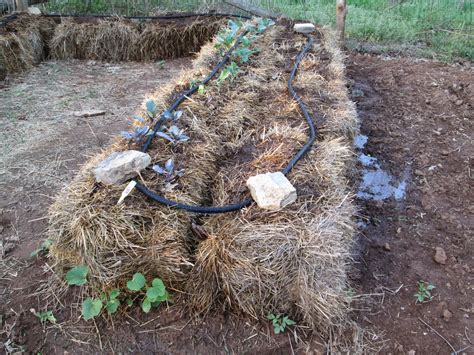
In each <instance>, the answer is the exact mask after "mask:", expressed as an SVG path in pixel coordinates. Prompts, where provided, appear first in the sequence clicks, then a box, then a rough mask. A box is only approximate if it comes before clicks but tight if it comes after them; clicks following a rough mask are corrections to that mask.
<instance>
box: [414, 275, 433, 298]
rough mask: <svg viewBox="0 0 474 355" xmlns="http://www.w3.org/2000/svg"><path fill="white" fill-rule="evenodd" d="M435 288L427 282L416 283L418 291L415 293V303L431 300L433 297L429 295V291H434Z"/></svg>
mask: <svg viewBox="0 0 474 355" xmlns="http://www.w3.org/2000/svg"><path fill="white" fill-rule="evenodd" d="M435 288H436V287H435V286H434V285H432V284H430V283H428V282H425V281H423V280H421V281H418V291H417V292H416V293H415V295H414V296H415V297H416V302H425V301H427V300H431V299H432V298H433V296H432V295H431V291H432V290H434V289H435Z"/></svg>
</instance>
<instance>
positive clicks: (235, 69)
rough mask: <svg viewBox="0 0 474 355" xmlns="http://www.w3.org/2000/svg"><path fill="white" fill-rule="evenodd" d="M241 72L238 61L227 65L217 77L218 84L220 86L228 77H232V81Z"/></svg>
mask: <svg viewBox="0 0 474 355" xmlns="http://www.w3.org/2000/svg"><path fill="white" fill-rule="evenodd" d="M239 72H240V68H239V66H238V65H237V63H235V62H232V63H230V64H229V65H227V66H226V67H225V68H224V69H223V70H222V71H221V73H220V75H219V77H218V78H217V85H218V86H220V85H221V84H222V83H223V82H224V81H225V80H226V79H228V78H229V79H230V80H231V81H232V80H234V78H235V77H236V76H237V74H238V73H239Z"/></svg>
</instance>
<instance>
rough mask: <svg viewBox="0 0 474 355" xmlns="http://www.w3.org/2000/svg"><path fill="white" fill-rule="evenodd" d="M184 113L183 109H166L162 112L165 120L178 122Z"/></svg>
mask: <svg viewBox="0 0 474 355" xmlns="http://www.w3.org/2000/svg"><path fill="white" fill-rule="evenodd" d="M182 115H183V111H173V112H171V111H165V112H163V113H162V116H163V118H164V119H165V120H168V121H172V122H176V121H178V120H179V119H180V118H181V116H182Z"/></svg>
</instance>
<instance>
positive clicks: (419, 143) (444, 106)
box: [347, 54, 474, 354]
mask: <svg viewBox="0 0 474 355" xmlns="http://www.w3.org/2000/svg"><path fill="white" fill-rule="evenodd" d="M347 64H348V77H349V78H350V79H351V88H352V95H353V99H354V101H355V102H356V103H357V107H358V112H359V116H360V119H361V131H362V133H363V134H366V135H367V136H368V143H367V146H366V149H365V150H366V154H369V155H371V156H373V157H376V158H378V159H379V161H380V162H381V163H382V166H383V167H384V169H386V170H388V171H389V172H390V173H391V174H392V175H393V176H394V177H398V178H399V179H400V178H401V177H402V175H403V174H404V173H405V174H406V172H408V187H407V195H406V198H405V199H403V200H400V201H395V200H394V199H389V200H385V201H370V202H367V203H361V204H362V208H363V210H362V211H361V212H362V214H363V215H364V217H365V219H366V222H367V227H366V228H365V229H364V230H363V231H362V233H363V236H362V237H361V238H360V239H361V242H362V248H361V250H362V253H363V255H362V258H361V263H360V268H361V273H360V275H359V277H358V283H359V285H360V292H361V293H366V294H367V293H372V294H376V295H375V296H374V301H378V302H379V304H378V305H376V304H373V305H371V309H370V311H369V312H363V313H361V314H360V315H359V318H360V321H361V322H362V323H363V324H364V325H365V326H366V327H373V328H374V329H375V330H376V332H378V333H379V334H380V335H381V337H382V340H383V342H382V343H381V345H382V346H383V347H382V352H383V353H387V352H392V353H401V354H403V353H408V352H409V351H410V350H415V351H416V354H448V353H453V352H455V351H456V352H458V353H463V352H464V353H466V354H468V353H472V352H473V351H474V350H473V349H474V344H473V343H472V341H474V292H473V291H474V284H473V273H474V255H473V250H474V248H473V247H474V244H473V227H474V216H473V212H474V208H473V207H474V205H473V201H474V191H473V167H474V161H473V157H474V146H473V138H474V121H473V119H474V111H473V108H474V84H473V83H474V72H473V70H472V68H470V67H463V66H460V65H446V64H442V63H437V62H431V61H425V60H414V59H408V58H400V59H395V58H383V57H378V56H377V57H372V56H368V55H361V54H352V55H350V57H349V60H348V63H347ZM436 248H442V249H443V250H444V252H445V254H446V258H444V257H443V255H442V252H441V253H439V257H437V261H435V258H434V256H435V253H436ZM444 259H445V260H444ZM420 280H424V281H425V282H427V283H430V284H432V285H434V286H435V287H436V288H435V289H434V290H433V291H432V292H431V293H432V296H433V298H432V299H431V300H427V301H426V302H424V303H416V302H415V301H416V298H415V297H414V294H415V293H416V292H417V290H418V285H417V283H418V282H419V281H420ZM430 327H431V328H433V329H431V328H430ZM435 330H436V331H437V332H438V333H439V334H436V333H435ZM442 337H444V338H445V339H446V340H444V339H442ZM448 342H449V343H450V344H451V346H452V347H451V346H450V345H448Z"/></svg>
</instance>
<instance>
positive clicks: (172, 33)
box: [50, 19, 223, 62]
mask: <svg viewBox="0 0 474 355" xmlns="http://www.w3.org/2000/svg"><path fill="white" fill-rule="evenodd" d="M222 23H223V22H222V20H219V19H216V20H196V21H194V22H191V23H189V24H186V25H180V24H162V23H159V22H146V23H142V24H139V23H133V22H131V21H129V20H116V19H114V20H102V21H98V22H95V23H88V22H82V23H78V22H77V21H75V20H74V19H66V20H63V21H62V23H61V24H60V25H58V26H57V28H56V30H55V33H54V36H53V38H52V39H51V42H50V48H51V57H52V58H54V59H72V58H75V59H93V60H103V61H110V62H119V61H156V60H161V59H170V58H179V57H184V56H189V55H191V54H194V53H196V52H198V51H199V49H200V47H201V46H202V45H203V44H204V43H206V42H208V41H209V40H210V39H211V38H212V37H213V36H214V35H215V34H216V33H217V31H218V30H219V28H220V27H221V26H222Z"/></svg>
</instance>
